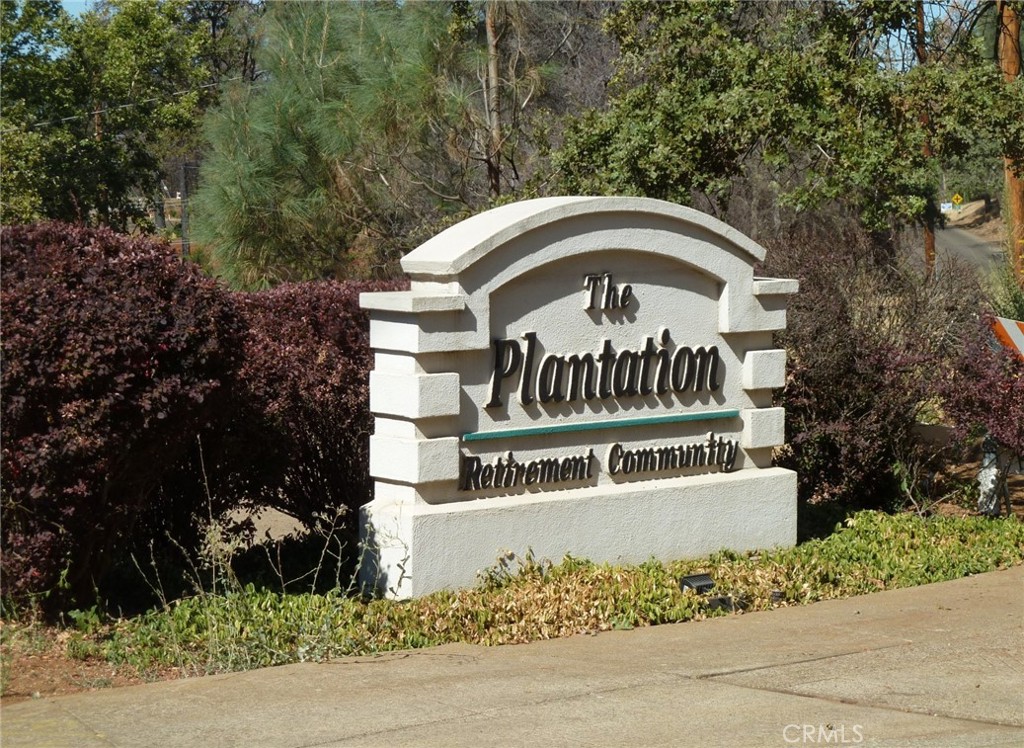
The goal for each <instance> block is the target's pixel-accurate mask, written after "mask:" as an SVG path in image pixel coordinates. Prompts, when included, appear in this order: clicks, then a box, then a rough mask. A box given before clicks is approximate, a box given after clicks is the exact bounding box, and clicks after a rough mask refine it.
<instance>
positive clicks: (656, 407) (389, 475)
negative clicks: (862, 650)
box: [361, 197, 797, 597]
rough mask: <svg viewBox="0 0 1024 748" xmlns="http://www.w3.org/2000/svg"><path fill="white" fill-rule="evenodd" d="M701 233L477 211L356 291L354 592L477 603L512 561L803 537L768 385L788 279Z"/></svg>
mask: <svg viewBox="0 0 1024 748" xmlns="http://www.w3.org/2000/svg"><path fill="white" fill-rule="evenodd" d="M763 257H764V250H763V249H762V248H761V247H760V246H758V245H757V244H756V243H754V242H753V241H751V240H750V239H748V238H747V237H745V236H743V235H742V234H739V233H738V232H736V231H735V230H733V229H731V228H730V227H728V226H726V225H725V224H723V223H721V222H720V221H718V220H716V219H713V218H711V217H709V216H707V215H704V214H702V213H699V212H697V211H694V210H691V209H689V208H683V207H680V206H678V205H674V204H671V203H666V202H662V201H658V200H650V199H644V198H618V197H602V198H595V197H560V198H544V199H540V200H529V201H525V202H520V203H515V204H511V205H506V206H503V207H500V208H496V209H494V210H490V211H487V212H486V213H482V214H480V215H477V216H474V217H473V218H470V219H468V220H466V221H463V222H462V223H459V224H457V225H455V226H453V227H451V228H449V229H448V230H446V231H444V232H442V233H441V234H439V235H437V236H436V237H434V238H433V239H431V240H429V241H428V242H426V243H425V244H423V245H421V246H420V247H419V248H417V249H416V250H414V251H413V252H411V253H410V254H409V255H407V256H406V257H405V258H404V259H403V260H402V267H403V269H404V270H405V271H406V272H407V273H408V274H409V276H410V277H411V279H412V283H411V288H410V290H409V291H402V292H387V293H370V294H364V295H363V297H362V299H361V302H362V304H363V306H364V307H365V308H367V309H369V310H370V319H371V322H370V341H371V345H372V346H373V348H374V350H375V368H374V371H373V372H372V374H371V377H370V408H371V410H372V411H373V413H374V415H375V433H374V435H373V436H372V437H371V439H370V472H371V474H372V476H373V478H374V480H375V484H374V486H375V488H374V499H373V501H371V502H370V503H369V504H367V505H366V506H365V507H364V508H363V517H362V520H363V538H364V542H365V543H366V544H367V549H368V553H369V559H368V562H367V563H364V569H363V574H364V582H367V583H370V584H373V585H375V586H376V587H377V588H379V589H380V590H382V591H384V592H385V593H386V594H388V595H389V596H392V597H409V596H415V595H421V594H425V593H428V592H431V591H434V590H437V589H441V588H445V587H460V586H468V585H472V584H473V583H474V582H475V580H476V575H477V572H478V571H480V570H481V569H484V568H486V567H488V566H491V565H493V564H494V562H495V560H496V559H497V557H498V556H499V555H500V554H502V553H503V552H506V551H513V552H516V553H518V554H524V553H525V552H526V551H527V550H532V552H533V553H534V555H535V556H537V557H540V558H550V559H552V560H553V561H558V560H560V559H561V558H562V557H563V556H564V555H565V554H567V553H570V554H572V555H574V556H576V557H582V558H589V559H591V560H594V561H612V562H624V563H636V562H643V561H646V560H648V559H650V558H652V557H653V558H658V559H662V560H670V559H676V558H685V557H692V556H696V555H702V554H706V553H709V552H713V551H716V550H719V549H721V548H731V549H735V550H746V549H754V548H766V547H771V546H780V545H792V544H793V543H794V542H795V541H796V475H795V474H794V473H792V472H791V471H788V470H783V469H781V468H774V467H772V466H771V453H772V450H773V448H775V447H778V446H780V445H781V444H782V443H783V441H784V413H783V410H782V409H781V408H774V407H772V389H773V388H777V387H781V386H782V385H783V384H784V380H785V364H786V354H785V351H782V350H778V349H776V348H774V347H773V344H772V334H773V333H774V332H775V331H777V330H781V329H783V328H784V327H785V323H786V302H787V300H788V297H789V296H790V295H791V294H793V293H795V292H796V290H797V282H796V281H793V280H778V279H767V278H756V277H754V265H755V264H756V263H757V262H758V261H759V260H762V259H763Z"/></svg>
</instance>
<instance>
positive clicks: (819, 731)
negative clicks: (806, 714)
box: [782, 725, 864, 745]
mask: <svg viewBox="0 0 1024 748" xmlns="http://www.w3.org/2000/svg"><path fill="white" fill-rule="evenodd" d="M863 731H864V727H863V725H850V726H847V725H838V726H835V725H786V726H785V727H783V728H782V739H783V740H785V741H786V742H787V743H811V744H814V745H853V744H855V743H861V742H863V741H864V732H863Z"/></svg>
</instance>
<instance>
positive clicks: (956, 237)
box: [935, 228, 1003, 274]
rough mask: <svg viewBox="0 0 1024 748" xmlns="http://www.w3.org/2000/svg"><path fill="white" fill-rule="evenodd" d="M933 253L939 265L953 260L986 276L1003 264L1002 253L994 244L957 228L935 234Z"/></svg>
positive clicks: (946, 229)
mask: <svg viewBox="0 0 1024 748" xmlns="http://www.w3.org/2000/svg"><path fill="white" fill-rule="evenodd" d="M935 252H936V254H937V255H938V260H939V263H940V264H941V263H943V262H948V261H949V260H950V259H955V260H956V261H958V262H962V263H965V264H967V265H969V266H971V267H973V268H975V269H977V270H978V271H979V272H981V273H984V274H987V273H988V272H990V271H991V270H994V269H995V268H997V267H999V265H1000V264H1002V262H1003V252H1002V250H1001V249H1000V247H999V245H998V244H997V243H995V242H990V241H986V240H984V239H980V238H979V237H978V236H976V235H975V234H972V233H971V232H970V231H965V230H964V229H958V228H945V229H939V230H938V231H936V232H935Z"/></svg>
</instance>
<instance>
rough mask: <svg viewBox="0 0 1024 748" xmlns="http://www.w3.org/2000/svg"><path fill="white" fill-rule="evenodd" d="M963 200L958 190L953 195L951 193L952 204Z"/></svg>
mask: <svg viewBox="0 0 1024 748" xmlns="http://www.w3.org/2000/svg"><path fill="white" fill-rule="evenodd" d="M963 201H964V199H963V198H962V197H961V196H960V193H959V192H958V193H956V194H955V195H953V205H959V204H960V203H962V202H963Z"/></svg>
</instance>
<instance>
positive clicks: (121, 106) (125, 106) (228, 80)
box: [0, 70, 264, 135]
mask: <svg viewBox="0 0 1024 748" xmlns="http://www.w3.org/2000/svg"><path fill="white" fill-rule="evenodd" d="M263 72H264V71H262V70H257V71H256V72H255V73H254V75H262V74H263ZM243 78H245V76H244V75H239V76H236V77H234V78H225V79H224V80H221V81H217V82H216V83H204V84H203V85H201V86H196V87H195V88H186V89H183V90H181V91H172V92H171V93H168V94H163V95H162V96H152V97H150V98H148V99H140V100H139V101H131V102H129V103H127V104H116V105H114V106H108V107H104V108H103V109H96V110H94V111H91V112H83V113H82V114H73V115H71V116H70V117H61V118H60V119H51V120H47V121H46V122H33V123H32V124H30V125H27V126H26V129H28V130H35V129H37V128H40V127H49V126H50V125H59V124H61V123H63V122H70V121H72V120H76V119H88V118H89V117H95V116H96V115H97V114H106V113H107V112H114V111H117V110H118V109H130V108H131V107H135V106H141V105H142V104H152V103H153V102H154V101H160V100H161V99H168V98H171V97H180V96H184V95H185V94H188V93H195V92H197V91H202V90H204V89H207V88H216V87H217V86H219V85H221V84H222V83H231V82H233V81H240V80H242V79H243ZM258 82H259V81H253V83H258ZM20 129H21V128H20V127H9V128H8V129H6V130H0V135H6V134H7V133H9V132H18V131H19V130H20Z"/></svg>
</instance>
